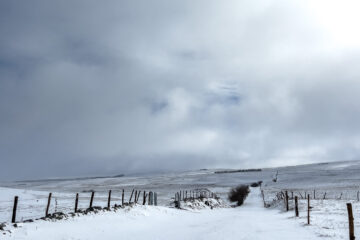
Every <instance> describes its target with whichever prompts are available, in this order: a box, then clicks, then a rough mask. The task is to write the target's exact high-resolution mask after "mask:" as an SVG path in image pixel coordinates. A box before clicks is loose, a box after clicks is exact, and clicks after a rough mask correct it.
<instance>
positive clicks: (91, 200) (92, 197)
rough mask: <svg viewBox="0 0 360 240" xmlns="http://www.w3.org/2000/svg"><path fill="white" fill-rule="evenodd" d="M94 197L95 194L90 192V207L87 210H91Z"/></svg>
mask: <svg viewBox="0 0 360 240" xmlns="http://www.w3.org/2000/svg"><path fill="white" fill-rule="evenodd" d="M94 195H95V192H94V191H92V192H91V198H90V205H89V208H92V206H93V201H94Z"/></svg>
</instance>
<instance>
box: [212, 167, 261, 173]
mask: <svg viewBox="0 0 360 240" xmlns="http://www.w3.org/2000/svg"><path fill="white" fill-rule="evenodd" d="M261 171H262V170H261V169H260V168H254V169H238V170H225V171H216V172H215V173H237V172H261Z"/></svg>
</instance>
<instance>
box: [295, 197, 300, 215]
mask: <svg viewBox="0 0 360 240" xmlns="http://www.w3.org/2000/svg"><path fill="white" fill-rule="evenodd" d="M295 216H296V217H298V216H299V208H298V197H297V196H295Z"/></svg>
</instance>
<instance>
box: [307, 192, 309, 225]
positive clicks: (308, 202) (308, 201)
mask: <svg viewBox="0 0 360 240" xmlns="http://www.w3.org/2000/svg"><path fill="white" fill-rule="evenodd" d="M307 224H310V194H308V195H307Z"/></svg>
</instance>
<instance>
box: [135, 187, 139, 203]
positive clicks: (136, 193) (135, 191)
mask: <svg viewBox="0 0 360 240" xmlns="http://www.w3.org/2000/svg"><path fill="white" fill-rule="evenodd" d="M137 192H138V191H137V190H136V191H135V195H134V203H136V197H137Z"/></svg>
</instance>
